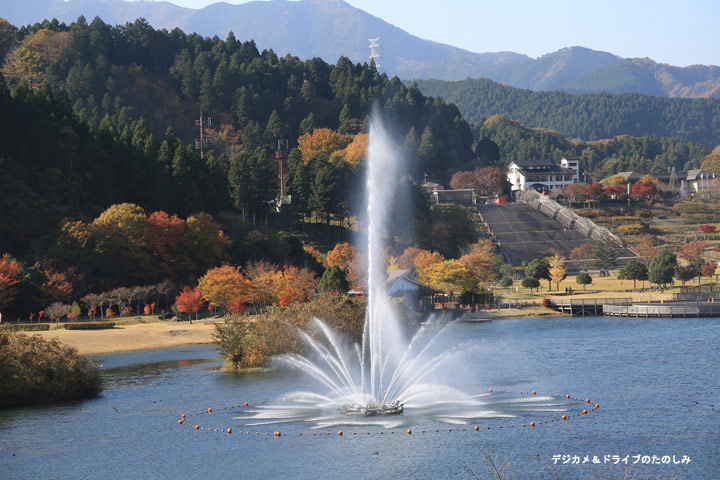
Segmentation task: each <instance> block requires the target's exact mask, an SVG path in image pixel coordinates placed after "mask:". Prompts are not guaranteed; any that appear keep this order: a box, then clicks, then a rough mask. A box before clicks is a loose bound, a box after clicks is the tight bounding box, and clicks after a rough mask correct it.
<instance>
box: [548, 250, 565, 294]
mask: <svg viewBox="0 0 720 480" xmlns="http://www.w3.org/2000/svg"><path fill="white" fill-rule="evenodd" d="M548 271H549V273H550V278H551V279H552V281H553V282H555V289H556V290H558V291H559V290H560V282H562V281H563V280H565V277H566V276H567V269H566V268H565V257H563V256H562V255H560V254H559V253H556V254H555V255H553V256H552V257H551V258H550V267H549V269H548Z"/></svg>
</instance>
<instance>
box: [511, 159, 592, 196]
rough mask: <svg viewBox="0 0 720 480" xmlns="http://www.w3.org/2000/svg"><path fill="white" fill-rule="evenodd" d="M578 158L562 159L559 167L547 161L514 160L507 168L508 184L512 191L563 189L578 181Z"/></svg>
mask: <svg viewBox="0 0 720 480" xmlns="http://www.w3.org/2000/svg"><path fill="white" fill-rule="evenodd" d="M579 165H580V159H579V158H563V159H562V160H561V161H560V165H555V164H554V163H552V162H549V161H547V160H515V161H513V162H510V166H509V167H508V176H507V179H508V182H510V184H511V185H512V189H513V191H517V190H524V189H525V187H532V188H534V189H535V190H537V191H541V192H542V191H545V192H547V191H550V190H552V189H553V187H560V188H563V189H564V188H565V187H567V186H568V185H570V184H571V183H576V182H579V181H580V173H579Z"/></svg>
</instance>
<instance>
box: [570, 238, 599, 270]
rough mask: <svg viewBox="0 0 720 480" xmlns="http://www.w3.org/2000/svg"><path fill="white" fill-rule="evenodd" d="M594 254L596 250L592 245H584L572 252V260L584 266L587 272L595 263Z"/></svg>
mask: <svg viewBox="0 0 720 480" xmlns="http://www.w3.org/2000/svg"><path fill="white" fill-rule="evenodd" d="M594 252H595V248H594V247H593V246H592V245H591V244H589V243H583V244H582V245H580V246H579V247H575V248H573V249H572V250H571V251H570V260H572V261H573V262H575V263H578V264H580V265H582V267H583V270H584V271H585V272H587V271H588V269H589V268H590V265H591V264H592V262H593V261H594V258H593V255H594Z"/></svg>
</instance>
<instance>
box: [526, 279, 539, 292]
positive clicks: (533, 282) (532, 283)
mask: <svg viewBox="0 0 720 480" xmlns="http://www.w3.org/2000/svg"><path fill="white" fill-rule="evenodd" d="M522 286H523V287H525V288H529V289H530V292H531V293H532V289H533V288H538V287H540V281H539V280H538V279H537V278H533V277H525V278H523V281H522Z"/></svg>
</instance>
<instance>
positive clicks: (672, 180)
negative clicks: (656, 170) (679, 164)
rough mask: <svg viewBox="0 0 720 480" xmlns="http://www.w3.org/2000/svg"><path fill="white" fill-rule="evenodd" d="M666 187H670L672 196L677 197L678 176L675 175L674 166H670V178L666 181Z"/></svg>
mask: <svg viewBox="0 0 720 480" xmlns="http://www.w3.org/2000/svg"><path fill="white" fill-rule="evenodd" d="M668 187H669V188H670V191H671V192H672V196H673V198H675V197H677V194H678V177H677V172H676V171H675V167H672V170H671V171H670V180H669V181H668Z"/></svg>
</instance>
